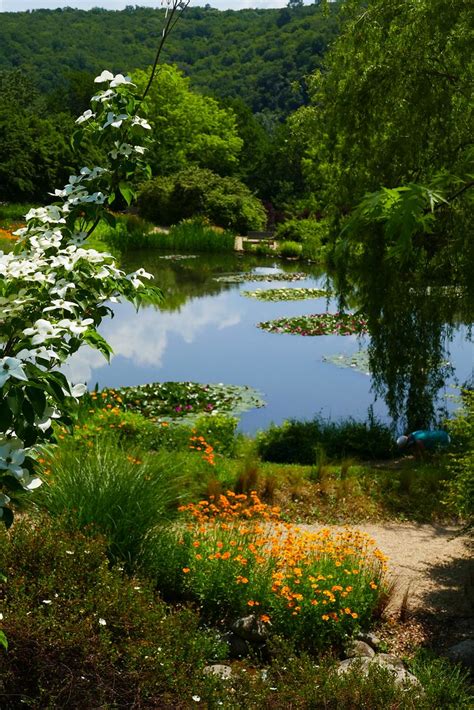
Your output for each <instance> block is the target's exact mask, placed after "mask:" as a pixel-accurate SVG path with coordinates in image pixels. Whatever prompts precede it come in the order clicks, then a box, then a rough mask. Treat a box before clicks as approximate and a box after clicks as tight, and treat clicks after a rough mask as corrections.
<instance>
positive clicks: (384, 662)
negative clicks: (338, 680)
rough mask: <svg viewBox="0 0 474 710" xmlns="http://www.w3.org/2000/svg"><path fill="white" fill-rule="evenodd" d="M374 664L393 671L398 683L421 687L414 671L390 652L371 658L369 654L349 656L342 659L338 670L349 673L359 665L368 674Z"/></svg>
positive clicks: (364, 673)
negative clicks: (411, 671)
mask: <svg viewBox="0 0 474 710" xmlns="http://www.w3.org/2000/svg"><path fill="white" fill-rule="evenodd" d="M373 665H377V666H381V667H382V668H386V669H387V670H389V671H390V672H391V673H392V675H393V678H394V680H395V683H396V684H397V685H406V684H408V683H409V684H411V685H416V686H420V687H421V684H420V681H419V680H418V678H416V677H415V676H414V675H413V673H410V672H409V671H407V670H406V668H405V666H404V665H403V661H401V660H400V659H399V658H397V657H396V656H392V655H390V654H388V653H377V654H375V655H374V656H372V657H370V658H369V657H368V656H365V657H364V656H356V657H354V658H347V659H346V660H345V661H341V662H340V663H339V666H338V669H337V672H338V673H339V674H340V675H341V674H342V673H347V672H348V671H349V670H351V669H352V668H354V667H357V668H359V669H360V672H361V673H362V674H363V675H368V673H369V668H370V667H371V666H373Z"/></svg>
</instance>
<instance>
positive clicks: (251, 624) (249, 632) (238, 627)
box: [230, 614, 268, 643]
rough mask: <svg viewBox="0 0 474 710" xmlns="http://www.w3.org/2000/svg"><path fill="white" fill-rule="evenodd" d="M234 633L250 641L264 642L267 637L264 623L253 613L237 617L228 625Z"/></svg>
mask: <svg viewBox="0 0 474 710" xmlns="http://www.w3.org/2000/svg"><path fill="white" fill-rule="evenodd" d="M230 628H231V630H232V631H233V632H234V634H237V636H240V638H242V639H244V640H245V641H250V643H265V641H266V640H267V639H268V629H267V627H266V625H265V624H264V623H263V621H261V620H260V619H257V617H256V616H255V615H254V614H249V616H243V617H242V618H241V619H237V621H235V622H234V623H233V624H232V626H231V627H230Z"/></svg>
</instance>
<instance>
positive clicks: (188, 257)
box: [158, 254, 197, 261]
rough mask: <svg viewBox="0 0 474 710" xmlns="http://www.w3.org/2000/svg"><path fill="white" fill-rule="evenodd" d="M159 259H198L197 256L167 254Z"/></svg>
mask: <svg viewBox="0 0 474 710" xmlns="http://www.w3.org/2000/svg"><path fill="white" fill-rule="evenodd" d="M158 259H168V260H169V261H182V260H183V259H197V254H165V255H164V256H159V257H158Z"/></svg>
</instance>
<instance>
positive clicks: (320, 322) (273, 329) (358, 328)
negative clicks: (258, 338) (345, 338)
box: [257, 313, 367, 335]
mask: <svg viewBox="0 0 474 710" xmlns="http://www.w3.org/2000/svg"><path fill="white" fill-rule="evenodd" d="M257 327H258V328H261V329H262V330H268V331H269V332H270V333H291V334H293V335H360V334H362V333H367V321H366V320H365V318H363V317H362V316H360V315H357V314H352V313H315V314H313V315H303V316H293V317H289V318H276V319H275V320H269V321H262V322H261V323H258V324H257Z"/></svg>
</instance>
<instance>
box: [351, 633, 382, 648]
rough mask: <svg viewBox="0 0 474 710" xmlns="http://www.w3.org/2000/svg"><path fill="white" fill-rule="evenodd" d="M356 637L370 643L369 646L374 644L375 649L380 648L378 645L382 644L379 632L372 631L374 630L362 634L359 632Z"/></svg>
mask: <svg viewBox="0 0 474 710" xmlns="http://www.w3.org/2000/svg"><path fill="white" fill-rule="evenodd" d="M356 639H357V640H358V641H363V642H364V643H368V644H369V646H372V648H374V649H375V650H377V649H378V647H379V646H380V643H381V642H380V639H379V637H378V636H377V634H374V633H372V631H367V632H365V633H363V632H362V633H360V634H357V636H356Z"/></svg>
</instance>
